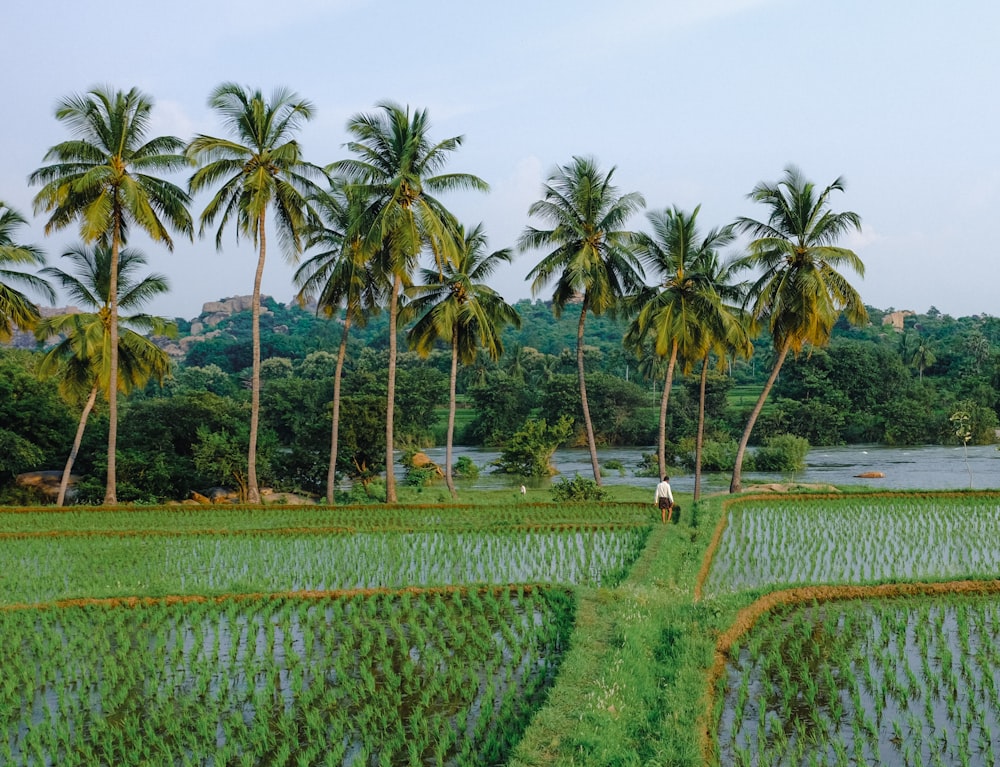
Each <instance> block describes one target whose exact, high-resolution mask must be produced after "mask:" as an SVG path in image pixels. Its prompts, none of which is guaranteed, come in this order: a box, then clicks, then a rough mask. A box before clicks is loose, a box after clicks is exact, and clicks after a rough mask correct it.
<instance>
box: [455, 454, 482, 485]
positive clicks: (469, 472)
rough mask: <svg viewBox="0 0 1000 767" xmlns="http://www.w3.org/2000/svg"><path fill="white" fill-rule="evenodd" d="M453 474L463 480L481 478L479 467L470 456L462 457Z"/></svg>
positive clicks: (459, 458)
mask: <svg viewBox="0 0 1000 767" xmlns="http://www.w3.org/2000/svg"><path fill="white" fill-rule="evenodd" d="M452 473H453V474H454V475H455V476H456V477H461V478H462V479H475V478H476V477H478V476H479V467H478V466H477V465H476V463H475V461H473V460H472V459H471V458H469V456H467V455H460V456H459V457H458V460H457V461H455V465H454V466H453V467H452Z"/></svg>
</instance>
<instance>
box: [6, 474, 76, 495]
mask: <svg viewBox="0 0 1000 767" xmlns="http://www.w3.org/2000/svg"><path fill="white" fill-rule="evenodd" d="M62 475H63V473H62V470H61V469H43V470H39V471H26V472H24V473H23V474H18V475H17V477H16V478H15V481H16V482H17V484H18V485H20V486H21V487H33V488H36V489H37V490H38V491H39V492H40V493H42V495H45V496H46V497H51V498H57V497H58V496H59V483H60V482H62ZM79 481H80V477H79V475H77V474H70V475H69V484H68V485H67V488H73V487H74V486H75V485H76V483H77V482H79ZM67 492H68V491H67Z"/></svg>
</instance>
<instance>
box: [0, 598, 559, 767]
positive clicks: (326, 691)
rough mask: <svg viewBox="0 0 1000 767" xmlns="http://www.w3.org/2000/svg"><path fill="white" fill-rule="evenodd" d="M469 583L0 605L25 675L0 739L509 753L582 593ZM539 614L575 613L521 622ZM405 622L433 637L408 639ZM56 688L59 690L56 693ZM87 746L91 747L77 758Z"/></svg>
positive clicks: (68, 759) (51, 746)
mask: <svg viewBox="0 0 1000 767" xmlns="http://www.w3.org/2000/svg"><path fill="white" fill-rule="evenodd" d="M468 594H469V592H463V591H459V590H453V591H452V592H451V593H449V594H448V595H447V596H446V597H445V598H442V594H441V593H440V592H439V593H432V592H414V593H410V594H408V595H407V597H406V598H405V599H404V598H402V597H400V596H397V595H394V594H391V593H384V594H377V595H372V596H360V595H359V596H355V597H350V598H342V599H334V598H329V597H326V598H319V597H317V598H311V599H308V600H307V599H296V598H293V597H286V598H281V599H272V598H267V597H260V598H255V599H246V600H242V601H240V602H239V603H238V605H239V609H238V610H233V609H232V605H231V603H228V602H219V603H216V602H211V603H204V604H198V605H194V607H195V608H196V609H192V605H190V604H179V603H176V602H170V601H168V600H162V601H159V602H150V603H141V604H138V605H136V606H133V607H121V606H108V607H97V606H87V607H66V608H62V609H60V610H45V611H41V612H40V611H38V610H32V609H21V610H8V611H5V612H0V621H2V623H0V630H2V632H3V636H4V640H5V641H4V643H3V647H4V648H5V649H4V650H3V652H4V655H5V658H4V659H5V660H9V665H7V666H6V667H5V670H9V672H10V676H11V677H13V678H14V680H15V683H14V684H12V685H10V684H6V685H5V686H4V687H3V695H4V700H5V701H8V702H9V703H10V704H11V705H9V706H5V707H4V708H3V711H5V712H10V713H6V714H4V715H3V716H0V748H2V749H3V750H2V751H0V755H2V756H3V757H4V758H6V761H7V762H8V763H11V764H19V763H26V762H30V763H37V764H45V765H55V764H58V765H85V764H94V763H115V764H139V763H144V762H149V763H157V764H184V763H197V764H210V763H220V762H218V761H215V762H213V761H211V760H212V759H215V760H218V759H219V758H221V757H219V756H218V755H219V754H225V755H226V763H243V762H248V763H251V764H259V763H266V764H298V763H302V764H316V763H318V762H317V758H318V756H317V753H318V752H317V750H316V743H332V744H337V743H343V744H348V745H347V746H345V749H344V754H343V756H342V758H341V760H340V761H339V762H338V761H336V760H334V761H333V762H332V763H337V764H349V763H352V762H355V763H361V762H357V760H358V759H362V758H364V759H365V760H366V761H365V762H364V763H372V764H383V763H384V764H398V763H418V764H423V763H424V762H426V761H427V760H429V759H433V758H436V757H435V755H438V756H440V761H441V762H442V763H454V764H481V763H484V762H485V761H487V760H488V761H492V760H494V759H498V758H502V756H503V754H504V753H506V752H507V750H508V749H509V748H510V746H511V744H512V743H514V742H516V739H517V738H518V737H519V733H520V732H521V730H522V729H523V727H524V726H525V724H526V721H527V717H528V716H529V715H530V713H531V711H532V710H533V708H534V707H535V706H537V705H538V703H539V701H540V699H541V696H542V695H544V691H545V689H546V688H547V686H548V685H549V684H551V681H552V679H553V678H554V675H555V673H556V670H557V668H558V665H559V658H560V652H559V650H558V649H557V648H556V640H557V639H558V640H559V643H561V645H562V646H565V645H566V631H567V629H566V628H565V627H566V626H568V625H569V621H568V620H567V612H569V613H571V612H572V610H573V600H572V598H570V596H569V594H568V593H566V592H564V591H560V590H558V589H552V588H531V589H526V588H514V589H504V590H498V591H487V592H484V593H482V594H479V593H477V594H476V596H475V598H474V599H470V598H469V596H468ZM485 602H489V603H490V604H491V606H492V609H491V611H490V618H489V619H488V620H487V621H486V623H485V624H484V623H483V621H482V620H481V619H480V617H481V613H478V612H477V606H479V607H481V605H482V604H483V603H485ZM536 623H537V624H538V625H540V626H545V627H548V626H550V625H556V626H562V627H564V628H563V629H562V630H561V631H560V632H552V631H539V632H532V631H526V630H524V629H525V627H526V626H530V625H535V624H536ZM410 625H420V626H422V627H423V628H422V632H423V634H422V635H424V636H429V635H431V634H433V633H435V632H436V633H437V635H438V636H439V637H440V639H439V640H438V641H437V642H431V643H429V644H428V645H421V646H416V645H413V644H412V637H410V636H408V634H409V632H408V631H407V630H406V628H405V627H407V626H410ZM390 626H393V627H395V629H394V630H387V629H388V628H389V627H390ZM476 627H478V631H477V628H476ZM484 632H485V637H484V636H483V634H484ZM310 634H312V635H313V637H314V638H313V640H312V641H311V642H307V640H306V639H305V637H306V636H309V635H310ZM331 635H332V636H334V637H335V640H333V641H327V637H328V636H331ZM233 645H238V649H237V650H236V651H235V652H234V651H233V650H232V646H233ZM54 646H60V647H62V648H63V651H62V652H60V653H57V654H53V653H52V652H51V649H52V648H53V647H54ZM10 648H14V649H13V650H12V649H10ZM309 648H311V649H309ZM537 658H542V659H544V660H545V662H544V663H538V662H536V661H535V659H537ZM306 668H308V669H309V674H308V675H307V674H305V673H304V669H306ZM477 669H478V671H474V670H477ZM43 680H48V681H43ZM52 680H55V681H52ZM220 680H225V682H222V681H220ZM53 686H57V687H58V693H57V695H56V697H54V698H53V700H54V701H55V700H58V704H57V705H56V704H53V705H49V704H48V703H47V702H46V701H47V700H48V699H47V695H48V694H49V691H50V690H51V688H52V687H53ZM424 689H426V690H430V691H431V693H430V695H428V696H427V697H426V698H423V699H422V698H421V694H420V693H421V692H422V691H423V690H424ZM519 701H523V704H522V703H521V702H519ZM345 713H349V716H348V715H345ZM351 744H355V745H353V746H352V745H351ZM88 753H89V754H92V755H95V758H93V759H91V758H90V757H86V758H85V757H82V756H78V755H79V754H88ZM333 753H339V749H336V748H335V749H333ZM168 754H169V755H171V756H169V757H168V756H167V755H168ZM462 754H465V756H464V757H463V756H462ZM325 758H326V760H327V762H328V763H331V762H329V754H327V756H326V757H325ZM414 759H416V760H417V761H416V762H414V761H413V760H414ZM463 760H464V761H463Z"/></svg>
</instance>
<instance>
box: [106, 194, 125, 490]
mask: <svg viewBox="0 0 1000 767" xmlns="http://www.w3.org/2000/svg"><path fill="white" fill-rule="evenodd" d="M120 247H121V211H120V209H117V207H116V210H115V212H114V224H113V227H112V232H111V284H110V285H109V286H108V297H109V298H110V301H109V304H110V305H111V327H110V328H109V331H110V332H109V336H110V340H109V343H110V345H111V348H110V349H109V350H108V474H107V480H106V483H105V485H104V505H105V506H115V505H117V504H118V462H117V457H118V249H119V248H120Z"/></svg>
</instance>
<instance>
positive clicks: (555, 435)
mask: <svg viewBox="0 0 1000 767" xmlns="http://www.w3.org/2000/svg"><path fill="white" fill-rule="evenodd" d="M572 433H573V421H572V419H570V418H568V417H567V416H562V417H560V418H559V420H558V421H557V422H556V423H555V424H553V425H552V426H549V425H548V423H547V422H546V420H545V419H544V418H541V419H535V418H529V419H528V420H527V421H525V422H524V424H523V425H522V426H521V428H520V429H519V430H518V431H516V432H515V433H514V434H513V435H512V436H511V438H510V439H509V440H508V441H507V444H505V445H504V447H503V452H502V453H501V454H500V458H499V459H497V461H496V466H497V468H498V470H499V471H502V472H504V473H505V474H518V475H520V476H522V477H547V476H551V475H552V474H554V473H555V469H553V467H552V464H551V463H550V461H551V459H552V454H553V453H555V451H556V448H557V447H559V445H561V444H562V443H563V442H565V441H566V439H568V438H569V436H570V434H572Z"/></svg>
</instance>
